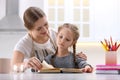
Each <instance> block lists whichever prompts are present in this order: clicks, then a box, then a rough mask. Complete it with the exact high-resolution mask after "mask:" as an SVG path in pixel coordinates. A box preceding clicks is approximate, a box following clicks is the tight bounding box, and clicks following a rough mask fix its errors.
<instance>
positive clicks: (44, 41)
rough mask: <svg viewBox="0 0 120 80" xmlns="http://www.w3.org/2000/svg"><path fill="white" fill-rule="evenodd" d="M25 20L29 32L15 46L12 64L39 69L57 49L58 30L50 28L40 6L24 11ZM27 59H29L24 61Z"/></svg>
mask: <svg viewBox="0 0 120 80" xmlns="http://www.w3.org/2000/svg"><path fill="white" fill-rule="evenodd" d="M23 20H24V25H25V27H26V29H27V34H26V35H25V36H24V37H22V38H21V39H20V40H19V41H18V43H17V44H16V46H15V48H14V51H13V57H12V60H11V62H12V66H14V65H15V66H17V67H19V66H21V65H23V66H24V69H27V68H32V69H37V70H39V69H41V67H42V66H41V62H40V61H42V60H43V59H44V57H45V56H47V55H48V54H54V53H55V51H56V42H55V41H56V32H55V31H54V30H52V29H50V28H49V24H48V20H47V16H46V14H45V13H44V12H43V10H41V9H40V8H38V7H29V8H28V9H27V10H26V11H25V12H24V16H23ZM35 53H38V55H35ZM35 56H38V57H39V59H38V58H36V57H35ZM84 56H85V55H84V54H82V55H81V57H83V58H84ZM25 59H27V61H24V60H25Z"/></svg>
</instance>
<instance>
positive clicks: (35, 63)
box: [25, 57, 42, 70]
mask: <svg viewBox="0 0 120 80" xmlns="http://www.w3.org/2000/svg"><path fill="white" fill-rule="evenodd" d="M25 68H32V69H34V70H40V69H41V68H42V64H41V62H40V60H39V59H37V58H36V57H32V58H30V59H29V60H28V61H27V62H25Z"/></svg>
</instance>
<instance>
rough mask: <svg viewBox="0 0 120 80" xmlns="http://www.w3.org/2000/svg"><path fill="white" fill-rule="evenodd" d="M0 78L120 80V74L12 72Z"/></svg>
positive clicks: (10, 79) (23, 79) (17, 79)
mask: <svg viewBox="0 0 120 80" xmlns="http://www.w3.org/2000/svg"><path fill="white" fill-rule="evenodd" d="M0 80H120V75H118V74H95V73H10V74H0Z"/></svg>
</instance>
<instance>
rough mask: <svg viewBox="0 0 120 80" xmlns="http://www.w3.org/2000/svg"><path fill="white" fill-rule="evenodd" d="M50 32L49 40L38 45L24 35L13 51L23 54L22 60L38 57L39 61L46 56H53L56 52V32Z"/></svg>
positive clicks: (27, 35)
mask: <svg viewBox="0 0 120 80" xmlns="http://www.w3.org/2000/svg"><path fill="white" fill-rule="evenodd" d="M49 31H50V38H51V39H49V40H48V41H47V42H46V43H44V44H40V43H36V42H34V41H33V40H32V38H31V37H30V36H29V34H26V35H25V36H24V37H23V38H21V39H20V40H19V41H18V43H17V44H16V46H15V48H14V51H20V52H21V53H23V54H24V58H26V59H27V58H30V57H32V56H36V57H38V58H39V59H40V60H41V61H42V60H43V59H44V57H46V56H47V55H48V54H54V53H55V51H56V32H55V31H54V30H52V29H49Z"/></svg>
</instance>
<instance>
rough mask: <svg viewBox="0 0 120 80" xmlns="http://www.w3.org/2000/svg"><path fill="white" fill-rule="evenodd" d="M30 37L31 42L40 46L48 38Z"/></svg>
mask: <svg viewBox="0 0 120 80" xmlns="http://www.w3.org/2000/svg"><path fill="white" fill-rule="evenodd" d="M30 37H31V38H32V40H33V41H35V42H37V43H40V44H43V43H45V42H47V41H48V40H49V37H48V36H46V37H34V36H31V35H30Z"/></svg>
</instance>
